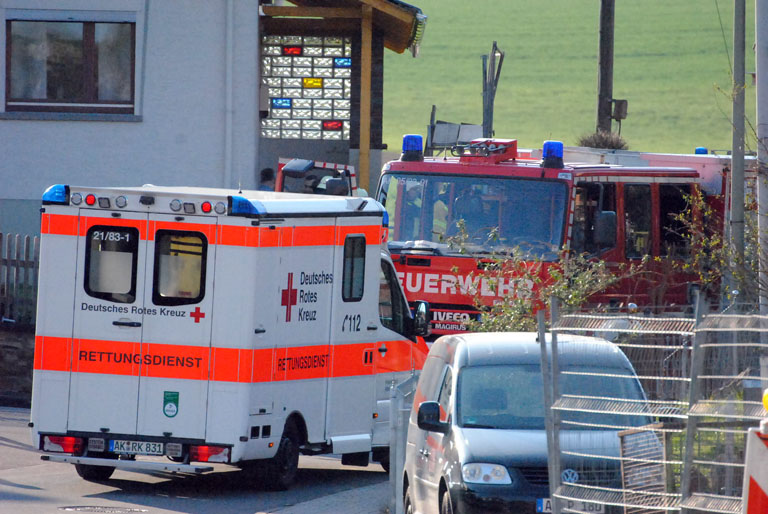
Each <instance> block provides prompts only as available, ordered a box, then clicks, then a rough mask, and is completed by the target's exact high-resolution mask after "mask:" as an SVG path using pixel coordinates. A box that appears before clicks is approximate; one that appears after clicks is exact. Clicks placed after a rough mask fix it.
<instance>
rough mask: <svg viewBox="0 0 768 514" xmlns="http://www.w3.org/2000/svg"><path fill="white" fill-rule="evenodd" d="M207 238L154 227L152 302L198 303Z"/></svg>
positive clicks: (157, 303) (203, 289)
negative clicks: (155, 230) (155, 229)
mask: <svg viewBox="0 0 768 514" xmlns="http://www.w3.org/2000/svg"><path fill="white" fill-rule="evenodd" d="M207 252H208V242H207V241H206V239H205V236H204V235H203V234H201V233H199V232H182V231H178V230H158V231H157V233H156V234H155V273H154V285H153V286H152V302H154V304H155V305H186V304H190V303H198V302H200V301H201V300H202V299H203V296H205V263H206V255H207Z"/></svg>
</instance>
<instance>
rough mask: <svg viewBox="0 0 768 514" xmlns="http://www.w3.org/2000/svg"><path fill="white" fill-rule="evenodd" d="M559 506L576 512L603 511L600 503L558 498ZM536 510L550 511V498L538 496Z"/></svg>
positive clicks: (600, 513) (600, 512)
mask: <svg viewBox="0 0 768 514" xmlns="http://www.w3.org/2000/svg"><path fill="white" fill-rule="evenodd" d="M560 506H561V507H565V508H567V509H571V510H573V511H578V512H594V513H598V514H602V512H604V507H603V505H602V504H600V503H590V502H583V501H575V500H560ZM536 512H552V500H551V499H549V498H539V499H538V500H536Z"/></svg>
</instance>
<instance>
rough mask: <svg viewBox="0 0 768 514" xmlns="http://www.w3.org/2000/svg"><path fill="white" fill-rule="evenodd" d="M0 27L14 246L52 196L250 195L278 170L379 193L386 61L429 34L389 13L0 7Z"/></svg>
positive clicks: (224, 1) (298, 0)
mask: <svg viewBox="0 0 768 514" xmlns="http://www.w3.org/2000/svg"><path fill="white" fill-rule="evenodd" d="M0 17H2V21H3V23H2V24H0V31H2V33H0V41H1V42H2V44H3V45H4V46H5V51H4V52H0V56H2V57H0V59H2V60H4V63H3V65H2V66H0V75H1V78H2V83H3V84H5V87H4V88H0V95H1V96H0V155H2V159H0V183H1V184H2V187H0V232H10V233H13V232H19V233H36V232H37V231H38V225H39V223H38V210H39V206H40V197H41V194H42V192H43V190H44V189H45V188H46V187H47V186H49V185H51V184H56V183H69V184H84V185H85V184H87V185H105V186H135V185H140V184H145V183H152V184H156V185H191V186H210V187H233V188H236V187H242V188H244V189H254V188H255V187H256V186H257V185H258V171H259V170H260V169H261V168H263V167H267V166H271V167H276V165H277V160H278V157H301V158H310V159H318V160H327V161H332V162H342V163H349V164H352V165H354V166H356V167H361V168H359V173H360V175H361V176H362V180H361V183H362V185H363V187H365V185H366V178H365V174H366V173H371V176H370V179H371V182H374V183H375V176H376V174H377V173H378V171H377V170H378V169H379V168H380V163H381V158H380V153H381V150H382V147H383V145H382V141H381V113H382V83H383V66H382V62H383V55H384V51H385V49H389V50H392V51H395V52H398V53H403V52H404V51H405V50H408V49H410V50H411V52H412V53H413V55H414V56H415V55H416V52H417V50H418V44H419V42H420V39H421V36H422V34H423V28H424V23H425V21H426V17H425V16H423V15H422V14H421V12H420V10H419V9H418V8H416V7H414V6H412V5H409V4H406V3H403V2H400V1H399V0H324V1H310V0H293V1H292V3H290V4H289V3H285V5H273V4H272V2H271V1H265V0H262V1H261V2H258V1H257V0H184V1H182V2H168V1H163V0H0ZM361 99H363V101H361ZM361 135H362V144H361ZM369 187H370V186H369Z"/></svg>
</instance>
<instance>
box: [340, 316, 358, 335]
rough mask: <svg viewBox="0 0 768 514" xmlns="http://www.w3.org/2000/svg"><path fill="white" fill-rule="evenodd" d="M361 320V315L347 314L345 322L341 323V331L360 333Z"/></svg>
mask: <svg viewBox="0 0 768 514" xmlns="http://www.w3.org/2000/svg"><path fill="white" fill-rule="evenodd" d="M360 318H361V316H360V315H359V314H346V315H345V316H344V321H343V322H342V323H341V331H342V332H360Z"/></svg>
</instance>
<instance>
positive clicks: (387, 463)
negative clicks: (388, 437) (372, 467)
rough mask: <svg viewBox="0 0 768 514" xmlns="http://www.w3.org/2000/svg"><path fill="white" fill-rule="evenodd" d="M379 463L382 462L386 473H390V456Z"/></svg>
mask: <svg viewBox="0 0 768 514" xmlns="http://www.w3.org/2000/svg"><path fill="white" fill-rule="evenodd" d="M379 464H381V467H382V468H384V472H385V473H389V457H387V458H386V459H381V460H380V461H379Z"/></svg>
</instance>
